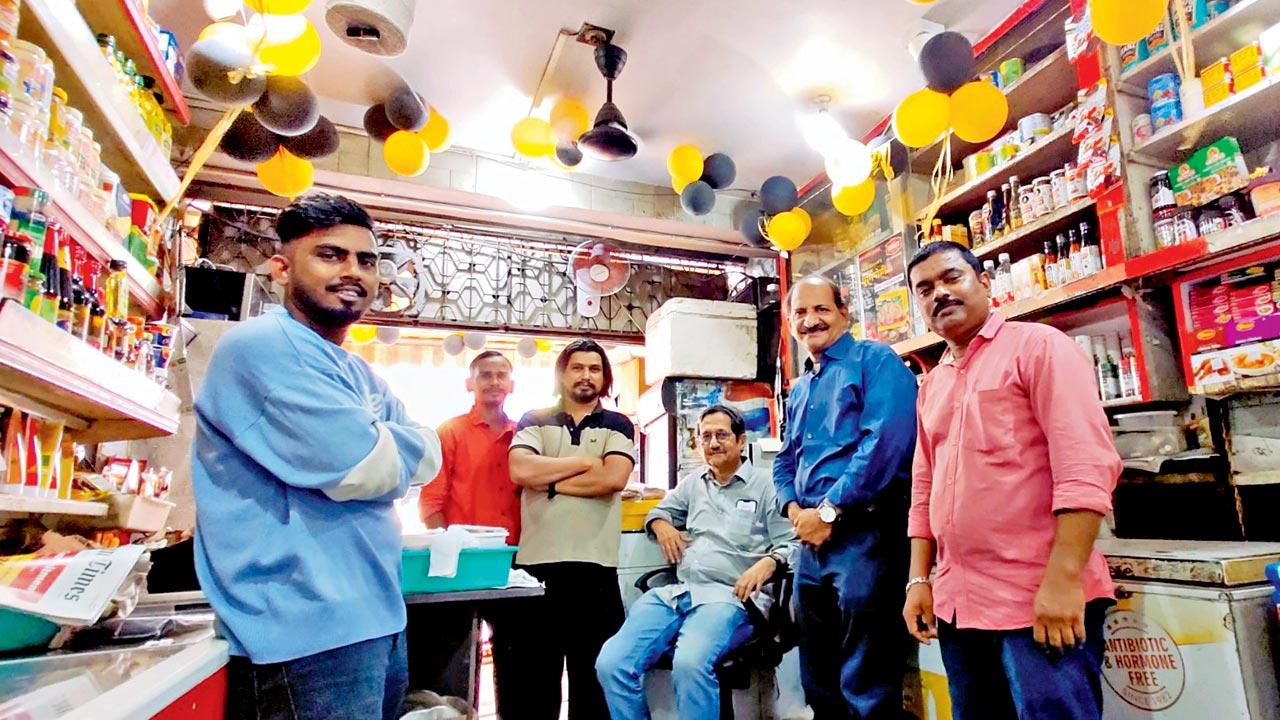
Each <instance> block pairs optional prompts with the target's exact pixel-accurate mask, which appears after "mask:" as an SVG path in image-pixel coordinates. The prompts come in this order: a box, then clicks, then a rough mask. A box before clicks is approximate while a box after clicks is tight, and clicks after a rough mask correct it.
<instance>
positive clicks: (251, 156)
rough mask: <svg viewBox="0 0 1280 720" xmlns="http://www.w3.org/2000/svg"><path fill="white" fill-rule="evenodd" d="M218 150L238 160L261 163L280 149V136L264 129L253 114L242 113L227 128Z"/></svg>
mask: <svg viewBox="0 0 1280 720" xmlns="http://www.w3.org/2000/svg"><path fill="white" fill-rule="evenodd" d="M218 149H220V150H222V152H224V153H226V154H228V155H230V156H231V157H233V158H235V159H236V160H243V161H244V162H251V163H260V162H262V161H263V160H266V159H268V158H270V157H271V156H272V155H275V154H276V150H279V149H280V136H279V135H277V134H275V133H273V132H271V131H270V130H268V129H266V128H264V127H262V123H260V122H258V119H257V118H256V117H254V116H253V113H251V112H242V113H240V115H239V117H237V118H236V119H235V121H234V122H232V123H231V127H229V128H227V133H226V134H225V135H223V136H222V142H220V143H218Z"/></svg>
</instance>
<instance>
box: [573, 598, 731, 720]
mask: <svg viewBox="0 0 1280 720" xmlns="http://www.w3.org/2000/svg"><path fill="white" fill-rule="evenodd" d="M691 605H692V601H691V600H690V598H689V593H687V592H686V593H684V594H683V595H681V596H680V597H679V598H677V601H676V607H675V608H672V607H671V606H670V605H667V603H666V602H664V601H663V600H662V598H661V597H659V596H658V594H657V593H656V591H654V590H650V591H649V592H647V593H645V594H644V595H643V596H642V597H641V598H640V599H639V600H637V601H636V604H635V605H632V606H631V613H630V614H629V615H627V620H626V622H625V623H623V625H622V629H621V630H619V631H618V634H617V635H614V636H613V637H611V638H609V640H608V641H607V642H606V643H605V644H604V647H603V648H601V649H600V656H599V657H598V658H597V659H596V675H597V677H599V678H600V685H601V687H603V688H604V697H605V701H606V702H608V704H609V714H610V715H611V716H612V717H613V720H647V719H648V718H649V704H648V702H646V700H645V696H644V674H645V673H646V672H648V671H649V669H650V668H652V667H653V666H654V665H655V664H656V663H657V662H658V660H659V659H660V658H661V657H662V656H663V655H665V654H666V653H667V652H668V651H670V650H671V648H672V647H673V646H674V647H675V653H674V655H673V656H672V660H671V679H672V681H673V682H674V684H675V690H676V712H677V714H678V715H679V716H680V717H681V718H685V719H687V720H714V719H715V718H718V717H720V680H719V678H717V677H716V673H715V665H716V662H717V661H719V660H720V658H722V657H724V656H725V653H728V652H729V651H730V650H733V649H734V648H736V647H738V646H739V645H741V644H742V643H744V642H746V641H747V639H748V638H750V637H751V632H752V628H751V621H750V620H749V619H748V618H747V612H746V611H745V610H743V609H742V607H741V606H739V605H731V604H729V603H707V604H704V605H699V606H697V607H691Z"/></svg>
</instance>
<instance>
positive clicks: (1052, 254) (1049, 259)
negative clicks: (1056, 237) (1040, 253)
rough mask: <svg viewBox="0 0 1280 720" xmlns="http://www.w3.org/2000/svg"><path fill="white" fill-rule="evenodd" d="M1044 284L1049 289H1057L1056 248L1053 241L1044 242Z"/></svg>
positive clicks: (1046, 240)
mask: <svg viewBox="0 0 1280 720" xmlns="http://www.w3.org/2000/svg"><path fill="white" fill-rule="evenodd" d="M1044 284H1045V285H1046V286H1048V288H1049V289H1053V288H1056V287H1058V248H1057V246H1056V245H1055V244H1054V242H1053V240H1050V239H1047V238H1046V239H1045V241H1044Z"/></svg>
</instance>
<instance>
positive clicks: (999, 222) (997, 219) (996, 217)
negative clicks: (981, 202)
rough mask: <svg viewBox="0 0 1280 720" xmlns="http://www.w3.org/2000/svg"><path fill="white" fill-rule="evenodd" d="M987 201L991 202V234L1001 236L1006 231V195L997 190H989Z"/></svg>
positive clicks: (995, 236) (996, 236)
mask: <svg viewBox="0 0 1280 720" xmlns="http://www.w3.org/2000/svg"><path fill="white" fill-rule="evenodd" d="M987 201H988V202H990V203H991V225H990V227H991V231H992V232H991V236H992V237H993V238H999V237H1003V236H1004V232H1005V224H1004V220H1005V212H1004V197H1003V196H1002V195H1001V194H1000V193H999V192H997V191H995V190H988V191H987Z"/></svg>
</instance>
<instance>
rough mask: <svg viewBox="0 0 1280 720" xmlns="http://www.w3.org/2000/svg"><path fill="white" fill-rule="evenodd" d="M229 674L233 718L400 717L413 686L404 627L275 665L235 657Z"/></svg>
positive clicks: (357, 719)
mask: <svg viewBox="0 0 1280 720" xmlns="http://www.w3.org/2000/svg"><path fill="white" fill-rule="evenodd" d="M300 632H306V631H305V630H300ZM227 675H228V677H227V682H228V687H227V717H228V718H232V719H234V720H377V718H382V720H396V719H397V718H399V717H400V710H401V707H402V706H403V705H404V694H405V690H406V689H407V688H408V685H409V671H408V663H407V660H406V654H405V639H404V632H403V631H401V632H399V633H396V634H395V635H387V636H386V637H380V638H374V639H373V640H365V641H364V642H358V643H355V644H354V645H347V646H345V647H340V648H335V649H333V650H327V651H325V652H322V653H317V654H315V655H308V656H306V657H301V658H298V659H297V660H289V661H286V662H281V663H272V664H270V665H255V664H253V663H252V662H250V660H249V658H247V657H239V656H236V657H232V658H231V662H230V663H229V664H228V665H227Z"/></svg>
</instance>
